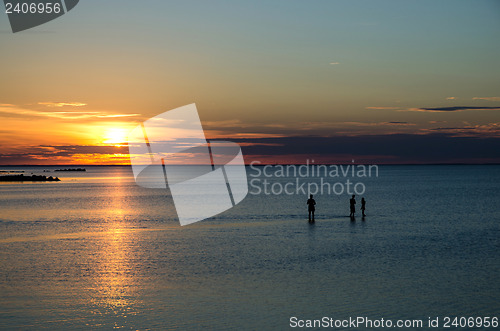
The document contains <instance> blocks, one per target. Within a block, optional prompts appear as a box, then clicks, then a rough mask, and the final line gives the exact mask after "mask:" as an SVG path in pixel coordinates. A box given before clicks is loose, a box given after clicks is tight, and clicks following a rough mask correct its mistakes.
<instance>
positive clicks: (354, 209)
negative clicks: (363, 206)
mask: <svg viewBox="0 0 500 331" xmlns="http://www.w3.org/2000/svg"><path fill="white" fill-rule="evenodd" d="M354 197H355V195H354V194H353V195H352V198H351V200H349V203H350V204H351V214H350V215H349V216H351V217H354V213H355V212H356V199H354Z"/></svg>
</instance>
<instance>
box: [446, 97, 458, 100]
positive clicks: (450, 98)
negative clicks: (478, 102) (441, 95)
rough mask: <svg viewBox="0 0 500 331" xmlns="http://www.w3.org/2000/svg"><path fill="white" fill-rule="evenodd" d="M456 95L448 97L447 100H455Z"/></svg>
mask: <svg viewBox="0 0 500 331" xmlns="http://www.w3.org/2000/svg"><path fill="white" fill-rule="evenodd" d="M455 99H456V97H447V98H446V100H455Z"/></svg>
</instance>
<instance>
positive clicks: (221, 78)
mask: <svg viewBox="0 0 500 331" xmlns="http://www.w3.org/2000/svg"><path fill="white" fill-rule="evenodd" d="M2 11H3V10H2ZM0 45H1V48H0V49H1V55H0V59H1V61H0V123H1V126H0V165H14V164H43V165H48V164H128V163H129V157H128V148H127V146H126V144H125V142H126V139H127V135H128V133H129V132H130V130H132V129H133V128H134V127H135V126H137V125H138V124H140V123H141V122H142V121H144V120H146V119H148V118H150V117H152V116H155V115H157V114H159V113H162V112H164V111H167V110H169V109H173V108H177V107H180V106H183V105H186V104H191V103H196V105H197V108H198V112H199V115H200V118H201V120H202V123H203V127H204V129H205V135H206V137H207V138H208V139H222V138H224V139H227V140H231V141H234V142H237V143H239V144H240V145H241V146H242V149H243V153H244V155H245V160H246V162H248V163H250V162H251V161H252V160H260V161H262V162H283V163H303V162H305V160H306V159H315V160H316V161H317V162H318V163H320V162H325V163H343V162H351V160H352V159H354V160H355V161H356V162H365V163H368V162H375V163H453V162H466V163H492V162H500V2H499V1H496V0H491V1H486V0H484V1H483V0H478V1H469V0H444V1H427V0H424V1H396V0H393V1H350V0H349V1H347V0H346V1H290V0H283V1H205V0H203V1H175V2H173V1H160V0H147V1H129V0H100V1H97V0H82V1H80V3H79V4H78V5H77V6H76V7H75V8H74V9H73V10H72V11H70V12H69V13H67V14H65V15H63V16H62V17H60V18H58V19H56V20H54V21H51V22H48V23H46V24H44V25H41V26H38V27H35V28H33V29H29V30H26V31H22V32H18V33H15V34H14V33H12V31H11V29H10V26H9V21H8V18H7V15H6V14H5V13H3V12H2V13H0Z"/></svg>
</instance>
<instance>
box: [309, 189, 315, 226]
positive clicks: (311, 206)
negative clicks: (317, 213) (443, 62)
mask: <svg viewBox="0 0 500 331" xmlns="http://www.w3.org/2000/svg"><path fill="white" fill-rule="evenodd" d="M315 205H316V201H314V199H313V195H312V194H311V195H309V199H307V206H308V207H307V209H308V211H309V222H314V210H315V209H316V208H315V207H314V206H315ZM311 214H312V220H311Z"/></svg>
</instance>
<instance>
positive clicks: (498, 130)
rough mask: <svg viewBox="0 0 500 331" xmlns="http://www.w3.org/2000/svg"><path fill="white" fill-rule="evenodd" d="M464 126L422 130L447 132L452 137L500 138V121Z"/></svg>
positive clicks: (425, 130)
mask: <svg viewBox="0 0 500 331" xmlns="http://www.w3.org/2000/svg"><path fill="white" fill-rule="evenodd" d="M465 124H466V125H467V126H462V127H438V128H431V129H421V131H422V132H442V133H447V134H449V135H450V136H451V137H482V138H485V137H496V138H500V123H488V124H478V125H470V123H467V122H465Z"/></svg>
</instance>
